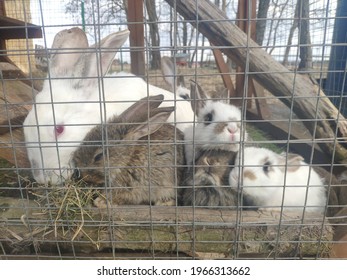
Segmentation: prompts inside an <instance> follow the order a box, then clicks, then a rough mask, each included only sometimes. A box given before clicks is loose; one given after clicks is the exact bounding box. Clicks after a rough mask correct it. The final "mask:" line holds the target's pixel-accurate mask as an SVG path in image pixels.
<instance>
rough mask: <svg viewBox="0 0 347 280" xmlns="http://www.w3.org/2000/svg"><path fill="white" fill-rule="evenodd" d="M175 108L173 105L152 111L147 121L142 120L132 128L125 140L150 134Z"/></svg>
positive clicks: (159, 126)
mask: <svg viewBox="0 0 347 280" xmlns="http://www.w3.org/2000/svg"><path fill="white" fill-rule="evenodd" d="M174 110H175V107H173V106H172V107H161V108H157V109H156V110H155V111H153V112H152V115H153V116H151V117H150V118H149V119H148V121H146V122H143V123H141V124H139V125H137V126H136V127H135V128H134V129H132V130H131V131H130V132H129V133H128V134H127V136H126V137H125V139H126V140H139V139H140V138H142V137H144V136H147V135H150V134H152V133H154V132H156V131H157V130H158V129H159V128H161V127H162V126H163V124H164V123H166V121H167V119H168V118H169V116H170V115H171V113H172V112H173V111H174Z"/></svg>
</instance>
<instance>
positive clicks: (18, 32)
mask: <svg viewBox="0 0 347 280" xmlns="http://www.w3.org/2000/svg"><path fill="white" fill-rule="evenodd" d="M0 26H1V28H0V39H1V40H7V39H32V38H42V31H41V27H40V26H37V25H34V24H31V23H26V22H24V21H21V20H17V19H13V18H9V17H5V16H0Z"/></svg>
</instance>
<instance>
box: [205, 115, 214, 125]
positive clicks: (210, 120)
mask: <svg viewBox="0 0 347 280" xmlns="http://www.w3.org/2000/svg"><path fill="white" fill-rule="evenodd" d="M212 120H213V115H212V113H208V114H206V115H205V117H204V121H205V122H206V125H208V124H209V123H210V122H212Z"/></svg>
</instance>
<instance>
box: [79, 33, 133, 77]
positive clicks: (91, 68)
mask: <svg viewBox="0 0 347 280" xmlns="http://www.w3.org/2000/svg"><path fill="white" fill-rule="evenodd" d="M129 33H130V32H129V30H122V31H119V32H116V33H112V34H110V35H108V36H107V37H106V38H104V39H102V40H101V41H100V42H99V43H96V44H94V45H92V46H91V47H90V51H91V52H90V53H88V54H86V55H85V57H84V60H85V70H84V69H83V70H84V71H83V72H84V73H83V74H84V75H83V76H82V77H85V76H86V77H100V76H104V75H105V74H106V73H107V71H108V70H109V68H110V66H111V64H112V61H113V59H114V56H115V55H116V53H117V51H118V49H119V48H120V47H121V46H123V44H124V43H125V41H126V40H127V39H128V37H129Z"/></svg>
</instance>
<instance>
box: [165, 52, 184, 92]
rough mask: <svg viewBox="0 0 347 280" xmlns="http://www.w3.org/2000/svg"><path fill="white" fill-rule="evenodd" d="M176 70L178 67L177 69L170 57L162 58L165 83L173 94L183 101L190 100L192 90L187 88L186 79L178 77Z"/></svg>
mask: <svg viewBox="0 0 347 280" xmlns="http://www.w3.org/2000/svg"><path fill="white" fill-rule="evenodd" d="M176 69H177V67H175V64H174V63H173V61H172V58H170V57H168V56H163V57H162V58H161V72H162V73H163V76H164V80H165V82H167V83H168V84H169V86H170V87H171V91H172V92H176V94H177V95H178V96H179V97H181V98H183V99H188V98H189V93H190V90H189V89H188V88H186V87H185V83H184V77H183V76H182V75H177V71H176Z"/></svg>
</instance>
